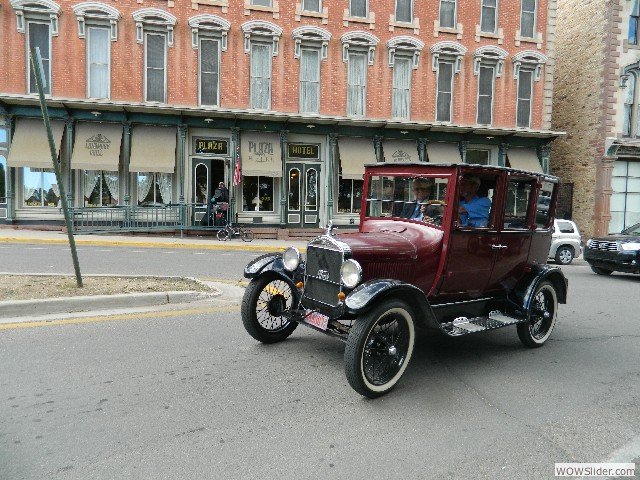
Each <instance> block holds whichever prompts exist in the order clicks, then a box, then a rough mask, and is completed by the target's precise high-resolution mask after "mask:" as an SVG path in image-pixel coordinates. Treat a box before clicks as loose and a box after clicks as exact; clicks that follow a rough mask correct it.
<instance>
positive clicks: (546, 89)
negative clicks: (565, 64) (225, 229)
mask: <svg viewBox="0 0 640 480" xmlns="http://www.w3.org/2000/svg"><path fill="white" fill-rule="evenodd" d="M555 9H556V1H555V0H521V1H517V2H516V1H514V2H498V1H497V0H478V1H475V0H474V1H466V0H440V1H437V0H429V1H420V2H418V1H415V0H297V1H294V0H291V1H284V0H128V1H124V0H103V1H95V2H94V1H89V2H82V1H78V0H74V1H69V0H0V38H1V39H2V44H3V46H7V45H11V46H12V47H11V48H2V50H0V62H1V64H2V68H0V179H1V180H0V181H2V183H0V218H4V221H5V222H7V223H43V222H44V223H46V222H48V223H55V222H60V221H61V213H60V209H59V208H58V207H59V205H60V201H61V199H60V192H59V190H60V189H59V188H58V186H57V183H56V180H55V175H54V174H53V173H52V171H51V169H50V167H51V163H50V155H49V149H48V146H47V144H46V136H45V135H44V130H43V126H42V121H41V120H39V116H40V110H39V103H38V96H37V93H36V88H35V80H34V76H33V73H32V71H31V69H30V68H29V67H28V65H29V63H28V51H29V47H36V46H37V47H39V49H40V52H41V55H42V58H43V67H44V73H45V77H46V79H47V89H46V94H47V98H48V103H49V110H50V115H51V116H52V119H53V130H54V136H55V140H56V142H57V145H58V154H59V161H60V165H61V167H62V172H63V182H64V183H65V184H66V190H67V192H68V198H67V201H68V202H69V203H70V205H72V206H73V207H74V208H85V209H89V208H94V207H117V206H122V205H133V206H136V205H166V204H181V203H186V204H194V205H202V204H206V203H207V201H208V199H209V198H210V196H211V195H212V194H213V192H214V189H215V187H216V186H217V185H218V184H219V183H220V182H223V183H225V185H226V186H228V187H229V196H230V207H229V208H230V211H231V212H232V215H233V216H234V218H235V219H236V220H237V221H240V222H245V223H262V224H263V225H271V226H277V227H280V228H289V229H291V228H300V227H316V226H319V225H324V224H326V222H327V221H328V220H333V222H334V224H338V225H340V224H345V225H348V224H353V223H357V221H358V212H359V209H360V199H361V193H362V173H363V165H364V164H365V163H371V162H382V161H386V162H416V161H423V162H469V163H483V164H490V165H491V164H493V165H511V166H514V167H519V168H526V169H537V170H540V169H544V170H548V169H549V156H550V143H551V141H552V140H553V139H554V138H556V137H557V136H558V133H557V132H553V131H551V130H550V127H551V100H552V91H553V89H552V84H553V66H554V61H553V59H554V57H555V53H554V49H555V40H554V38H555ZM237 164H240V165H241V168H240V169H237V168H236V165H237ZM236 172H238V173H239V174H240V175H238V176H237V177H236ZM234 177H236V178H234ZM196 220H197V219H195V217H194V219H193V220H192V221H196Z"/></svg>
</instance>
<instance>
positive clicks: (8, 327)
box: [0, 306, 240, 330]
mask: <svg viewBox="0 0 640 480" xmlns="http://www.w3.org/2000/svg"><path fill="white" fill-rule="evenodd" d="M237 310H240V307H239V306H228V307H213V308H196V309H189V310H168V311H163V312H148V313H128V314H123V315H106V316H100V317H83V318H68V319H65V320H50V321H37V322H22V323H6V324H2V325H0V330H15V329H17V328H36V327H51V326H57V325H75V324H82V323H97V322H112V321H116V320H139V319H143V318H157V317H176V316H178V315H196V314H199V313H214V312H233V311H237Z"/></svg>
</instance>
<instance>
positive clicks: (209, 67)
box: [200, 38, 220, 105]
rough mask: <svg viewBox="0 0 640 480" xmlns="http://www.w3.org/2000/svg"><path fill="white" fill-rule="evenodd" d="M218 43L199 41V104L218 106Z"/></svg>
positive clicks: (215, 41)
mask: <svg viewBox="0 0 640 480" xmlns="http://www.w3.org/2000/svg"><path fill="white" fill-rule="evenodd" d="M219 45H220V43H219V41H218V40H213V39H204V38H203V39H201V40H200V103H201V104H202V105H218V85H219V83H220V82H219V77H220V67H219V65H218V58H219V54H218V52H219Z"/></svg>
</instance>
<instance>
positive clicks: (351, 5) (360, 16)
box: [349, 0, 369, 18]
mask: <svg viewBox="0 0 640 480" xmlns="http://www.w3.org/2000/svg"><path fill="white" fill-rule="evenodd" d="M353 2H364V8H365V14H364V15H354V14H353ZM349 17H351V18H369V0H349Z"/></svg>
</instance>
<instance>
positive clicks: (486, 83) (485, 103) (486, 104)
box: [477, 67, 493, 125]
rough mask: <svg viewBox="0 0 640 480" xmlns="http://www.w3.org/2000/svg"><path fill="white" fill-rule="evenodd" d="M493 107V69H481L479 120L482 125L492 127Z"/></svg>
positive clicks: (479, 79)
mask: <svg viewBox="0 0 640 480" xmlns="http://www.w3.org/2000/svg"><path fill="white" fill-rule="evenodd" d="M492 106H493V68H492V67H480V73H479V75H478V118H477V122H478V123H479V124H481V125H491V110H492Z"/></svg>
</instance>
